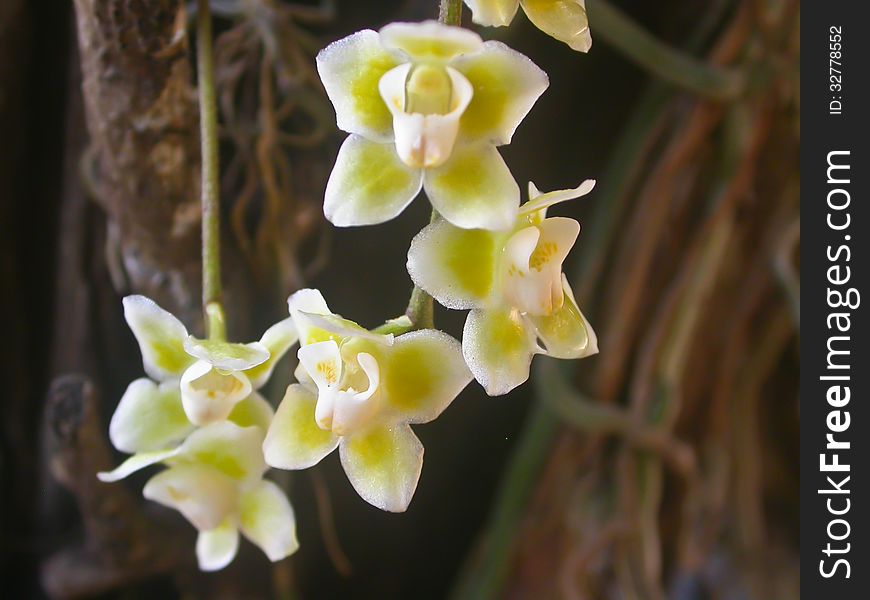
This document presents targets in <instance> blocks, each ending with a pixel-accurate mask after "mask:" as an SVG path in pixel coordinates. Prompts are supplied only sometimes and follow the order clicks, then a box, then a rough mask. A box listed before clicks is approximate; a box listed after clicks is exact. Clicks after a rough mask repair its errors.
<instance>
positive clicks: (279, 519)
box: [239, 480, 299, 562]
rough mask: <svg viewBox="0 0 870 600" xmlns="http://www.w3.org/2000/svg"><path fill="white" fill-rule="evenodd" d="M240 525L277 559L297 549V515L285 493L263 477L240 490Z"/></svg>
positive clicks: (267, 553) (264, 549) (274, 560)
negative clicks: (252, 485)
mask: <svg viewBox="0 0 870 600" xmlns="http://www.w3.org/2000/svg"><path fill="white" fill-rule="evenodd" d="M239 527H240V528H241V530H242V533H243V534H244V536H245V537H246V538H248V539H249V540H251V541H252V542H254V543H255V544H257V546H259V547H260V549H261V550H262V551H263V552H264V553H265V554H266V556H267V557H269V560H271V561H272V562H276V561H279V560H281V559H282V558H286V557H288V556H290V555H291V554H293V553H294V552H296V550H297V549H298V548H299V541H298V540H297V539H296V517H295V516H294V514H293V507H292V506H290V501H289V500H287V496H286V495H285V494H284V492H283V491H282V490H281V488H279V487H278V486H277V485H275V484H274V483H272V482H271V481H267V480H263V481H261V482H259V483H258V484H257V485H255V486H254V487H253V488H251V489H249V490H247V491H246V492H244V493H243V494H242V497H241V499H240V502H239Z"/></svg>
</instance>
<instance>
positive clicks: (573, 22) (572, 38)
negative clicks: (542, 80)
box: [521, 0, 592, 52]
mask: <svg viewBox="0 0 870 600" xmlns="http://www.w3.org/2000/svg"><path fill="white" fill-rule="evenodd" d="M521 4H522V7H523V11H525V13H526V16H527V17H528V18H529V21H531V22H532V23H534V24H535V26H536V27H537V28H538V29H540V30H541V31H543V32H544V33H546V34H547V35H550V36H552V37H554V38H556V39H557V40H559V41H560V42H565V43H566V44H568V46H569V47H570V48H571V49H572V50H577V51H578V52H589V49H590V48H592V35H591V34H590V32H589V18H588V16H587V15H586V2H585V0H521Z"/></svg>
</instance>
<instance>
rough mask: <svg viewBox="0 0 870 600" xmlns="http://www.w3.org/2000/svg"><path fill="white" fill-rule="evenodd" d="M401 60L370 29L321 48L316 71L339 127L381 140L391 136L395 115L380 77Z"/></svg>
mask: <svg viewBox="0 0 870 600" xmlns="http://www.w3.org/2000/svg"><path fill="white" fill-rule="evenodd" d="M400 62H401V60H400V59H399V58H398V57H397V55H395V54H393V53H391V52H390V51H388V50H386V49H385V48H384V47H383V46H382V45H381V42H380V38H379V37H378V34H377V33H375V32H374V31H372V30H370V29H366V30H363V31H358V32H356V33H354V34H352V35H349V36H347V37H346V38H342V39H340V40H338V41H336V42H333V43H332V44H330V45H329V46H327V47H326V48H324V49H323V50H321V51H320V54H318V55H317V71H318V73H319V74H320V79H321V80H322V81H323V86H324V87H325V88H326V93H327V95H328V96H329V99H330V100H331V101H332V104H333V106H335V114H336V121H337V123H338V128H339V129H342V130H344V131H347V132H348V133H356V134H359V135H362V136H365V137H367V138H370V139H372V140H375V141H379V142H388V141H390V140H392V132H393V119H392V117H391V116H390V111H389V110H387V106H386V104H384V101H383V99H382V98H381V96H380V93H379V92H378V81H379V80H380V79H381V77H382V76H383V74H384V73H386V72H387V71H389V70H390V69H392V68H393V67H395V66H397V65H398V64H399V63H400Z"/></svg>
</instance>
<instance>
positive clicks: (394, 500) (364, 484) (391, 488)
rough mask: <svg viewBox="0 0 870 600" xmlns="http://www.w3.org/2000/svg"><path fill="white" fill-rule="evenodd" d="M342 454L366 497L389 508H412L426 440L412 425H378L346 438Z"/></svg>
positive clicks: (347, 469)
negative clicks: (422, 441)
mask: <svg viewBox="0 0 870 600" xmlns="http://www.w3.org/2000/svg"><path fill="white" fill-rule="evenodd" d="M339 454H340V455H341V464H342V466H343V467H344V472H345V473H346V474H347V478H348V479H349V480H350V483H351V485H353V488H354V489H355V490H356V492H357V493H358V494H359V495H360V497H361V498H362V499H363V500H365V501H366V502H368V503H369V504H371V505H372V506H375V507H377V508H380V509H381V510H386V511H389V512H404V511H405V510H406V509H407V508H408V505H409V504H410V502H411V498H413V497H414V491H415V490H416V489H417V482H418V481H419V479H420V472H421V471H422V469H423V444H421V443H420V440H419V439H417V436H416V435H414V432H413V431H411V428H410V426H408V425H395V426H392V427H387V426H378V427H373V428H372V429H370V430H368V431H366V432H363V433H358V434H355V435H352V436H348V437H346V438H342V441H341V445H340V446H339Z"/></svg>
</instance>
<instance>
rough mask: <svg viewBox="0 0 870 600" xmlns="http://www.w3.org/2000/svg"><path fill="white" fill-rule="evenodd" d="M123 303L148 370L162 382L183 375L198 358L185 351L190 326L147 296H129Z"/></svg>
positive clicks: (149, 373)
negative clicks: (186, 326) (186, 327)
mask: <svg viewBox="0 0 870 600" xmlns="http://www.w3.org/2000/svg"><path fill="white" fill-rule="evenodd" d="M123 303H124V318H125V319H126V320H127V324H128V325H129V326H130V329H131V330H132V331H133V335H134V336H136V341H137V342H139V350H140V351H141V352H142V362H143V364H144V367H145V372H146V373H148V375H149V376H150V377H152V378H153V379H157V380H158V381H165V380H166V379H170V378H173V377H175V378H177V377H180V376H181V374H182V373H183V372H184V370H185V369H186V368H187V367H189V366H190V365H191V364H193V362H194V360H195V359H194V358H193V357H192V356H190V355H189V354H188V353H187V352H185V350H184V341H185V340H186V339H187V329H185V327H184V325H183V324H182V323H181V321H179V320H178V319H176V318H175V316H174V315H172V313H170V312H168V311H165V310H163V309H162V308H160V307H159V306H158V305H157V303H156V302H154V301H153V300H151V299H150V298H146V297H145V296H127V297H126V298H124V300H123Z"/></svg>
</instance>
